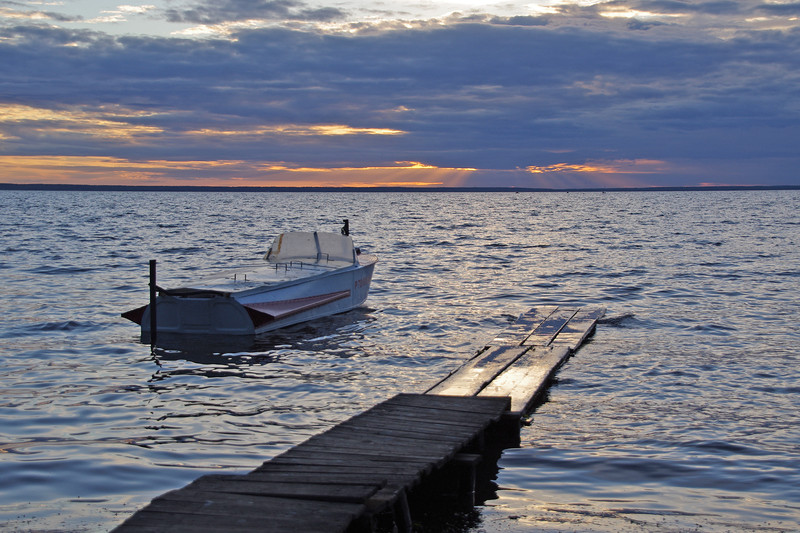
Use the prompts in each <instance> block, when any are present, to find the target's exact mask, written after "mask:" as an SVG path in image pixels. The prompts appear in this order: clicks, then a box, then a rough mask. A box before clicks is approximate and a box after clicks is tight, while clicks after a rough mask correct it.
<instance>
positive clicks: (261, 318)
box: [242, 290, 350, 327]
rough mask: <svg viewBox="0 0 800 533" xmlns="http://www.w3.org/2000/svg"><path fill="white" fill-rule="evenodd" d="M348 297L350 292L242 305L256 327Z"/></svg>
mask: <svg viewBox="0 0 800 533" xmlns="http://www.w3.org/2000/svg"><path fill="white" fill-rule="evenodd" d="M349 296H350V291H349V290H348V291H339V292H332V293H330V294H320V295H317V296H307V297H305V298H295V299H293V300H279V301H277V302H257V303H249V304H242V305H244V307H245V308H246V309H247V312H248V313H249V314H250V318H251V319H252V320H253V324H255V325H256V327H258V326H260V325H261V324H264V323H266V322H270V321H272V320H278V319H281V318H284V317H287V316H290V315H294V314H297V313H300V312H303V311H308V310H309V309H314V308H315V307H320V306H322V305H325V304H329V303H331V302H335V301H336V300H341V299H342V298H347V297H349Z"/></svg>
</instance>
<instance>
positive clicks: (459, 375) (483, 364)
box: [427, 346, 527, 396]
mask: <svg viewBox="0 0 800 533" xmlns="http://www.w3.org/2000/svg"><path fill="white" fill-rule="evenodd" d="M526 350H527V348H525V347H523V346H496V347H495V346H492V347H488V348H487V349H486V350H484V351H483V352H481V353H480V354H479V355H478V356H476V357H473V358H472V359H470V360H469V361H467V362H466V363H465V364H464V365H463V366H461V367H460V368H459V369H458V370H457V371H456V372H454V373H453V374H451V375H450V377H451V379H448V380H446V381H442V382H440V383H438V384H436V385H435V386H433V387H431V388H430V389H429V390H428V391H427V392H428V393H429V394H440V395H445V396H474V395H476V394H478V392H480V391H481V390H482V389H483V388H484V387H485V386H486V384H487V383H489V382H490V381H491V380H492V379H493V378H494V376H496V375H497V374H499V373H500V372H502V371H503V370H505V369H506V368H507V367H508V366H509V365H510V364H512V363H513V362H514V361H516V359H517V358H518V357H519V356H520V355H522V354H523V353H525V351H526Z"/></svg>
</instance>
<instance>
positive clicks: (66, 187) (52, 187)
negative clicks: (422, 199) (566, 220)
mask: <svg viewBox="0 0 800 533" xmlns="http://www.w3.org/2000/svg"><path fill="white" fill-rule="evenodd" d="M0 190H27V191H112V192H114V191H118V192H124V191H147V192H648V191H653V192H658V191H666V192H668V191H739V190H750V191H765V190H800V185H689V186H652V187H576V188H565V189H558V188H545V187H513V186H510V187H438V186H437V187H402V186H376V187H369V186H367V187H363V186H354V187H347V186H341V187H337V186H296V187H291V186H269V185H264V186H257V185H242V186H236V185H91V184H79V183H0Z"/></svg>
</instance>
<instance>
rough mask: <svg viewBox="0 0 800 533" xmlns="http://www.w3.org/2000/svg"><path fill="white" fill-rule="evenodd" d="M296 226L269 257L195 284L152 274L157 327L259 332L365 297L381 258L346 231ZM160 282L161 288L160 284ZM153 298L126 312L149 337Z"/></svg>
mask: <svg viewBox="0 0 800 533" xmlns="http://www.w3.org/2000/svg"><path fill="white" fill-rule="evenodd" d="M346 230H347V225H345V229H343V230H342V233H343V234H341V235H340V234H338V233H324V232H290V233H283V234H281V235H279V236H278V237H276V238H275V241H274V242H273V243H272V246H271V247H270V249H269V252H268V253H267V255H266V256H265V260H266V262H265V264H262V265H257V266H255V267H253V268H239V269H234V270H229V271H227V272H225V273H223V274H220V275H217V276H212V277H209V278H206V279H203V280H200V281H199V282H198V283H196V284H192V285H191V286H189V287H181V288H177V289H169V290H167V289H161V288H160V287H156V286H155V283H154V281H153V280H152V279H151V290H157V293H158V296H157V297H154V294H155V293H154V292H151V294H152V295H153V296H151V298H154V299H155V309H156V317H155V318H156V326H155V327H156V333H162V332H163V333H167V334H213V335H253V334H257V333H263V332H265V331H272V330H275V329H279V328H283V327H286V326H290V325H293V324H298V323H300V322H306V321H309V320H314V319H317V318H321V317H325V316H329V315H333V314H336V313H343V312H345V311H349V310H350V309H353V308H356V307H358V306H359V305H361V304H362V303H363V302H364V301H365V300H366V299H367V294H368V292H369V286H370V282H371V281H372V272H373V270H374V268H375V263H376V262H377V261H378V258H377V257H376V256H374V255H366V254H361V253H360V251H359V250H358V249H356V248H355V247H354V246H353V241H352V239H351V238H350V237H349V236H348V235H347V234H346V233H347V231H346ZM153 287H155V289H152V288H153ZM150 307H151V305H146V306H143V307H140V308H138V309H133V310H131V311H128V312H126V313H123V314H122V316H123V317H125V318H127V319H129V320H132V321H133V322H136V323H137V324H140V325H141V327H142V337H143V338H145V337H149V336H150V332H151V328H152V320H151V313H150Z"/></svg>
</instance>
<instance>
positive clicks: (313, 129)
mask: <svg viewBox="0 0 800 533" xmlns="http://www.w3.org/2000/svg"><path fill="white" fill-rule="evenodd" d="M186 133H187V134H188V135H200V136H204V137H205V136H211V137H229V136H263V135H286V136H311V135H320V136H329V135H404V134H405V133H406V132H405V131H402V130H393V129H390V128H355V127H352V126H347V125H344V124H321V125H312V126H304V125H298V124H281V125H275V126H259V127H253V128H241V129H213V128H203V129H200V130H192V131H187V132H186Z"/></svg>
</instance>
